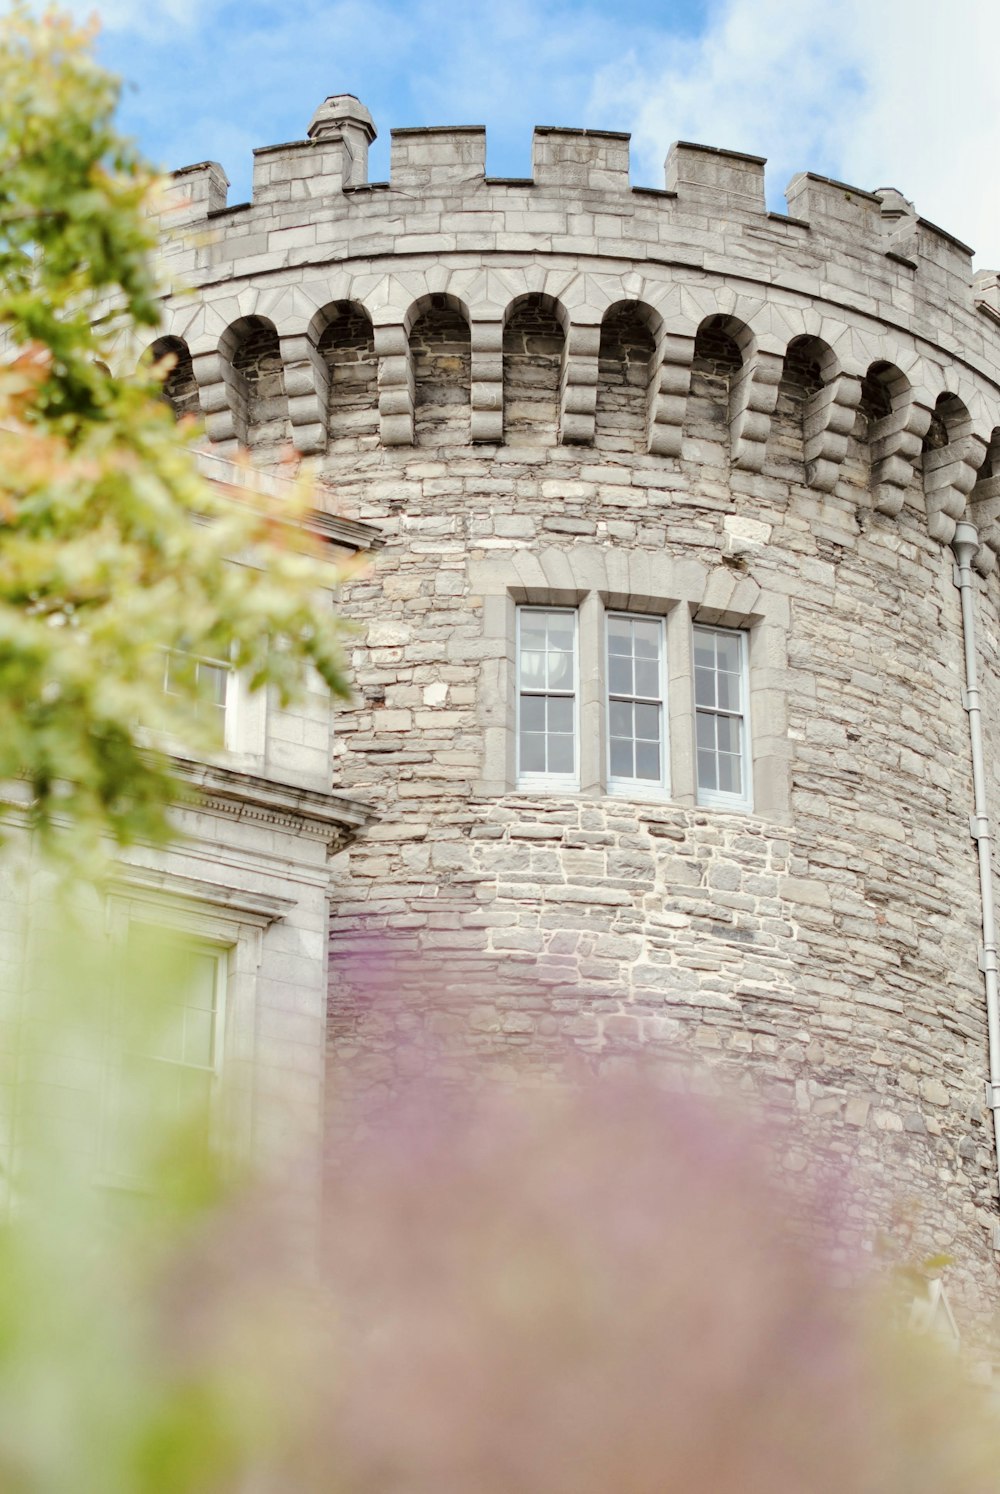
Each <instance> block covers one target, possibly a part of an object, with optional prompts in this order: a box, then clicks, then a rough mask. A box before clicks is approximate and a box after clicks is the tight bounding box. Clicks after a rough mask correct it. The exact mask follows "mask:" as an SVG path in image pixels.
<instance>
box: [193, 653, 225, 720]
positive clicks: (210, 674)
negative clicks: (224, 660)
mask: <svg viewBox="0 0 1000 1494" xmlns="http://www.w3.org/2000/svg"><path fill="white" fill-rule="evenodd" d="M198 675H199V678H200V679H202V680H204V682H205V684H206V685H207V686H208V694H209V699H210V700H211V703H212V705H214V706H216V707H217V708H218V709H219V710H223V709H225V704H226V685H227V683H228V679H229V670H228V669H225V668H224V667H223V666H222V665H221V664H200V665H199V666H198Z"/></svg>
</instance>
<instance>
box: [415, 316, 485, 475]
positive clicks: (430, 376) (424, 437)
mask: <svg viewBox="0 0 1000 1494" xmlns="http://www.w3.org/2000/svg"><path fill="white" fill-rule="evenodd" d="M404 327H405V328H406V332H407V337H408V344H409V354H410V358H411V361H412V369H413V406H414V440H415V442H416V444H417V445H418V446H458V445H464V444H465V443H466V442H467V441H468V440H469V408H470V397H471V391H470V385H471V378H472V342H471V333H470V330H469V313H468V309H467V307H466V306H465V305H464V304H463V303H462V302H461V301H460V300H459V299H458V297H457V296H453V295H450V294H448V293H446V292H443V291H442V292H434V293H432V294H429V295H426V296H421V297H420V299H419V300H417V301H415V302H414V303H413V304H412V305H411V307H410V309H409V311H408V312H407V314H406V318H405V321H404Z"/></svg>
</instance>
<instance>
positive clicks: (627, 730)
mask: <svg viewBox="0 0 1000 1494" xmlns="http://www.w3.org/2000/svg"><path fill="white" fill-rule="evenodd" d="M633 709H634V707H633V706H632V704H631V702H629V701H627V700H612V701H610V702H609V704H608V723H609V728H610V731H611V735H612V736H613V737H631V736H632V733H633V728H632V711H633Z"/></svg>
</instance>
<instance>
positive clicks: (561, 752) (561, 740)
mask: <svg viewBox="0 0 1000 1494" xmlns="http://www.w3.org/2000/svg"><path fill="white" fill-rule="evenodd" d="M548 744H549V763H548V771H549V772H550V773H572V772H573V738H572V737H564V736H554V737H549V738H548Z"/></svg>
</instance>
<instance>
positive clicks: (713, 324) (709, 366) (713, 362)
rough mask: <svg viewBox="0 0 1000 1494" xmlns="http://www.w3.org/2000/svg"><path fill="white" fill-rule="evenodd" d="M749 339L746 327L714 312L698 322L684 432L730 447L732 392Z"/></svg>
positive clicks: (741, 366)
mask: <svg viewBox="0 0 1000 1494" xmlns="http://www.w3.org/2000/svg"><path fill="white" fill-rule="evenodd" d="M750 342H751V334H750V331H749V328H748V327H746V326H745V324H744V323H742V322H739V321H737V320H736V319H735V318H733V317H730V316H726V315H724V314H723V313H721V312H713V313H712V314H711V315H709V316H706V317H705V318H704V319H703V320H702V322H701V323H700V325H699V327H698V330H697V332H696V333H695V337H694V351H693V356H692V360H691V393H690V395H689V396H688V415H687V422H686V428H685V435H690V436H692V437H693V438H694V439H695V440H699V441H710V442H712V443H718V444H720V445H721V446H722V447H723V448H724V450H726V451H728V447H729V424H730V420H731V418H732V408H731V401H732V392H733V389H734V387H735V384H736V382H737V380H738V379H739V376H740V373H741V371H742V369H743V362H744V354H745V351H746V349H747V348H748V346H749V344H750Z"/></svg>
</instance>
